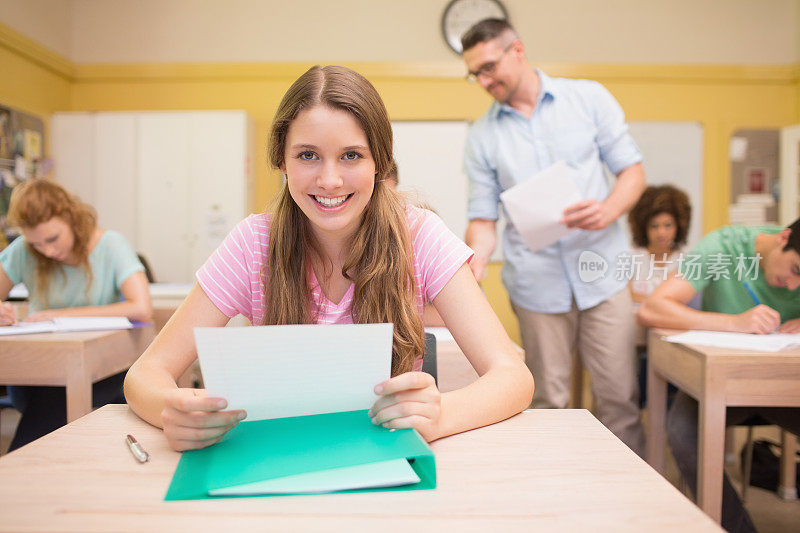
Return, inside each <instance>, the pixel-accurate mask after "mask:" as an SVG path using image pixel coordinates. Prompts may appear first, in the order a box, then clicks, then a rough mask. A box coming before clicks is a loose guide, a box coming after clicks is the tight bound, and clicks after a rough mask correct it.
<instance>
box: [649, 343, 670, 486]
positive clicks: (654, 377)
mask: <svg viewBox="0 0 800 533" xmlns="http://www.w3.org/2000/svg"><path fill="white" fill-rule="evenodd" d="M666 412H667V382H666V381H665V380H664V378H663V377H662V376H661V375H660V374H659V373H658V372H656V370H655V365H654V364H653V361H652V358H651V360H650V362H649V364H648V365H647V416H648V422H649V423H648V424H647V462H648V463H649V464H650V466H652V467H653V468H654V469H655V470H656V472H658V473H659V474H661V475H662V476H663V475H664V450H665V446H666V439H667V434H666V429H665V423H666V421H665V418H666V416H665V415H666Z"/></svg>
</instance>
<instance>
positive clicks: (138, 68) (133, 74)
mask: <svg viewBox="0 0 800 533" xmlns="http://www.w3.org/2000/svg"><path fill="white" fill-rule="evenodd" d="M2 44H3V34H2V33H0V71H2V72H4V74H5V73H6V72H12V73H15V74H16V76H14V77H6V76H5V75H4V78H5V79H6V80H9V79H13V80H14V83H13V84H9V83H8V81H5V82H4V83H3V85H0V102H2V103H6V104H10V105H15V106H18V107H21V108H23V109H26V110H29V111H33V112H36V113H39V114H41V115H43V116H47V115H49V114H50V113H51V112H53V111H56V110H72V111H110V110H145V109H148V110H158V109H244V110H246V111H247V112H248V113H249V114H250V115H251V116H252V117H253V118H254V120H255V122H256V139H257V142H256V146H257V147H258V153H257V154H256V183H257V187H256V205H257V206H263V205H265V204H266V203H267V201H268V200H269V199H270V198H271V197H272V195H273V194H274V193H275V192H276V191H277V188H278V179H277V175H276V174H275V173H274V172H272V171H270V170H269V169H268V168H267V164H266V157H265V150H264V144H265V139H266V137H267V131H268V128H269V123H270V120H271V117H272V114H273V113H274V110H275V107H276V106H277V104H278V101H279V100H280V98H281V96H282V95H283V92H284V91H285V90H286V88H287V87H288V86H289V85H290V84H291V82H292V81H293V80H294V79H295V78H296V77H297V76H298V75H299V74H300V73H301V72H303V71H304V70H305V68H307V67H308V65H303V64H281V63H271V64H219V65H213V64H204V65H164V64H151V65H68V66H67V67H66V70H65V71H64V72H61V73H60V74H57V73H54V72H53V69H49V70H48V69H47V68H43V67H41V66H40V64H39V63H37V62H36V61H34V60H32V59H31V58H30V57H26V56H25V55H23V54H20V53H17V52H15V51H14V50H12V49H11V48H10V47H3V46H2ZM45 63H46V62H45ZM62 66H63V65H62ZM349 66H352V67H354V68H356V69H357V70H359V71H360V72H362V73H363V74H365V75H366V76H367V77H368V78H369V79H370V80H372V82H373V83H374V84H375V85H376V87H377V88H378V90H379V91H380V92H381V94H382V95H383V97H384V100H385V102H386V105H387V108H388V109H389V113H390V115H391V117H392V119H396V120H413V119H417V120H425V119H428V120H437V119H474V118H477V117H478V116H480V115H481V114H482V113H483V111H484V110H485V109H486V107H487V106H488V105H489V103H490V101H489V98H488V96H486V95H485V94H484V93H483V92H482V90H481V89H480V88H479V87H476V86H473V85H469V84H467V83H466V82H464V81H463V79H462V78H461V74H462V72H461V69H460V68H456V67H454V65H453V64H452V63H447V64H429V63H411V64H410V63H398V64H388V63H369V64H357V65H349ZM543 68H544V70H545V71H546V72H548V73H549V74H551V75H555V76H569V77H586V78H592V79H596V80H598V81H600V82H602V83H604V84H605V85H606V86H607V87H608V88H609V90H610V91H611V92H612V93H613V94H614V95H615V96H616V97H617V98H618V100H619V101H620V103H621V104H622V106H623V108H624V109H625V111H626V113H627V116H628V119H630V120H665V121H666V120H680V121H697V122H699V123H701V124H702V125H703V127H704V132H705V149H704V158H705V160H704V168H705V172H704V174H705V183H704V206H703V212H704V217H703V221H702V224H703V230H704V232H707V231H710V230H711V229H714V228H716V227H718V226H720V225H723V224H725V223H726V222H727V205H728V198H729V197H730V196H729V181H730V176H729V174H730V168H729V163H728V139H729V138H730V136H731V134H732V133H733V132H734V131H736V130H738V129H741V128H763V127H781V126H785V125H789V124H792V123H796V122H800V83H799V80H800V76H799V75H798V71H799V69H798V67H797V66H796V65H788V66H774V67H769V66H766V67H765V66H760V67H747V66H697V65H660V66H655V65H596V64H592V65H589V64H552V65H543ZM9 69H10V70H9ZM56 70H57V69H56ZM484 289H485V291H486V293H487V296H488V297H489V299H490V301H491V302H492V304H493V306H494V307H495V310H496V311H497V312H498V314H499V315H500V317H501V320H502V321H503V323H504V324H505V325H506V327H507V329H508V330H509V333H510V334H511V335H512V337H514V338H515V339H516V340H517V341H518V340H519V336H518V333H517V330H516V321H515V320H514V317H513V315H512V313H511V311H510V308H509V306H508V302H507V299H506V294H505V291H504V290H503V288H502V285H501V283H500V281H499V266H498V265H493V266H492V267H491V268H490V270H489V277H488V279H487V280H486V281H485V282H484Z"/></svg>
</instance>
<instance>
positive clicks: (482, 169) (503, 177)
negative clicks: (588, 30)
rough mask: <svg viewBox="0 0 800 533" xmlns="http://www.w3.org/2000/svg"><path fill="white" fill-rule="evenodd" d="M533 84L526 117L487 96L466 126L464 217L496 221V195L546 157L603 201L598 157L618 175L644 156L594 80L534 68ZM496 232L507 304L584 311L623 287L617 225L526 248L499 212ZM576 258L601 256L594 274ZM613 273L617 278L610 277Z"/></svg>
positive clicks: (620, 235)
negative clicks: (500, 230)
mask: <svg viewBox="0 0 800 533" xmlns="http://www.w3.org/2000/svg"><path fill="white" fill-rule="evenodd" d="M536 73H537V74H538V75H539V80H540V81H541V85H540V89H539V97H538V102H537V104H536V108H535V109H534V111H533V115H532V116H531V118H528V117H526V116H525V115H524V114H522V113H520V112H519V111H517V110H515V109H514V108H512V107H510V106H509V105H506V104H501V103H498V102H495V103H494V104H492V107H490V108H489V110H488V111H487V112H486V114H484V115H483V116H482V117H481V118H480V119H478V120H477V121H476V122H475V124H473V125H472V127H471V128H470V132H469V136H468V138H467V146H466V151H465V155H464V170H465V172H466V174H467V176H468V177H469V180H470V193H469V206H468V209H467V215H468V217H469V219H470V220H472V219H476V218H480V219H488V220H497V218H498V213H499V206H498V204H499V202H500V193H501V192H503V191H504V190H506V189H508V188H510V187H513V186H514V185H517V184H518V183H520V182H521V181H524V180H526V179H528V178H530V177H532V176H533V175H535V174H536V173H537V172H539V171H540V170H543V169H545V168H547V167H549V166H550V165H552V164H553V163H555V162H557V161H559V160H564V161H566V162H567V163H568V164H569V166H570V167H572V169H573V175H574V178H575V180H576V185H577V186H578V189H580V191H581V193H582V195H583V197H584V198H585V199H590V198H595V199H597V200H601V201H602V200H604V199H605V198H606V197H607V196H608V194H609V192H610V187H609V184H608V181H607V179H606V176H605V174H604V172H603V163H605V164H606V165H607V166H608V169H609V170H610V171H611V172H612V173H614V174H619V173H620V172H622V171H623V170H625V169H626V168H627V167H629V166H631V165H633V164H635V163H638V162H640V161H641V160H642V155H641V153H640V152H639V148H638V147H637V146H636V143H635V142H634V141H633V139H632V138H631V136H630V134H629V133H628V126H627V124H626V123H625V115H624V113H623V111H622V108H621V107H620V105H619V104H618V103H617V101H616V100H615V99H614V97H613V96H611V93H609V92H608V90H606V88H605V87H603V86H602V85H601V84H599V83H597V82H594V81H589V80H570V79H565V78H550V77H548V76H547V75H546V74H544V73H543V72H542V71H540V70H538V69H537V70H536ZM504 216H505V219H506V222H507V224H506V229H505V232H504V234H503V251H504V254H505V261H504V263H503V269H502V277H503V283H504V284H505V286H506V289H507V290H508V293H509V296H510V298H511V301H512V302H514V304H516V305H519V306H520V307H523V308H525V309H530V310H532V311H536V312H540V313H565V312H567V311H569V309H570V308H571V307H572V299H573V298H574V299H575V303H576V305H577V307H578V309H581V310H583V309H588V308H590V307H594V306H595V305H597V304H599V303H601V302H603V301H604V300H606V299H608V298H609V297H610V296H612V295H614V294H616V293H617V292H619V291H620V290H622V289H623V288H624V287H625V284H626V280H625V279H622V278H623V277H622V276H616V275H615V264H616V262H617V257H618V256H619V255H620V254H621V253H623V252H625V251H627V250H628V245H627V243H626V242H625V237H624V235H623V233H622V229H621V228H620V226H619V223H618V222H615V223H613V224H611V225H609V226H608V227H607V228H606V229H604V230H601V231H585V230H577V231H575V232H574V233H572V234H570V235H568V236H567V237H564V238H563V239H561V240H560V241H558V242H557V243H555V244H553V245H551V246H548V247H547V248H544V249H542V250H539V251H537V252H531V251H530V249H529V248H528V247H527V246H526V245H525V242H524V241H523V240H522V237H521V236H520V234H519V232H518V231H517V229H516V228H515V227H514V224H513V223H512V222H511V221H510V220H509V218H508V215H507V213H504ZM584 251H589V252H594V254H597V255H599V256H600V257H601V258H602V259H598V258H597V257H596V256H595V255H593V254H588V256H587V254H584V257H583V258H582V260H591V261H592V262H593V263H594V265H591V266H592V268H596V265H597V263H602V261H603V260H605V262H606V266H607V270H606V271H605V274H604V275H602V276H600V277H599V278H598V279H591V280H590V281H585V280H587V279H588V278H593V277H594V276H591V275H590V276H587V275H586V272H587V271H586V265H584V270H583V273H584V275H583V280H582V279H581V277H580V276H579V270H578V269H579V265H578V261H579V257H581V254H582V252H584ZM618 278H620V279H618Z"/></svg>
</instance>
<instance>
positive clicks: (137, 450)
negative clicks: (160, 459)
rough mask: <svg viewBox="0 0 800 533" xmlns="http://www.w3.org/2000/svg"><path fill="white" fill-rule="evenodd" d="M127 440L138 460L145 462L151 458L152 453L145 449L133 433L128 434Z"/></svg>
mask: <svg viewBox="0 0 800 533" xmlns="http://www.w3.org/2000/svg"><path fill="white" fill-rule="evenodd" d="M125 442H126V443H127V444H128V449H129V450H130V451H131V453H132V454H133V456H134V457H135V458H136V460H137V461H139V462H140V463H144V462H146V461H147V460H148V459H150V454H148V453H147V452H146V451H144V448H142V445H141V444H139V442H138V441H137V440H136V439H134V438H133V435H128V436H127V437H125Z"/></svg>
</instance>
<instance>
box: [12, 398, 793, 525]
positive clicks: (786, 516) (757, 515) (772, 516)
mask: <svg viewBox="0 0 800 533" xmlns="http://www.w3.org/2000/svg"><path fill="white" fill-rule="evenodd" d="M18 420H19V414H18V413H17V412H16V411H14V410H13V409H5V410H3V411H2V413H0V454H3V453H5V451H6V450H7V449H8V445H9V443H10V442H11V438H12V436H13V431H14V428H15V427H16V424H17V421H18ZM755 434H756V438H769V439H771V440H774V441H776V442H780V434H779V432H778V431H777V428H774V427H759V428H757V429H756V433H755ZM746 439H747V431H746V429H745V428H737V429H736V447H735V448H736V450H740V449H741V447H742V446H743V445H744V442H745V440H746ZM737 459H738V454H737ZM727 471H728V474H729V475H730V476H731V479H732V480H733V483H734V485H736V488H737V489H739V488H740V487H741V484H740V483H741V479H740V474H739V472H740V469H739V464H738V461H737V463H736V464H735V465H731V466H729V467H727ZM679 478H680V476H679V475H678V467H677V466H676V465H675V461H674V460H673V459H672V456H671V455H669V454H667V479H668V480H669V481H670V482H671V483H672V484H673V485H675V486H676V487H678V488H679V489H680V488H681V484H680V482H679ZM747 499H748V501H747V509H748V510H749V511H750V514H751V515H752V517H753V521H754V522H755V524H756V527H757V528H758V531H759V533H795V532H796V531H798V530H800V500H797V501H793V502H786V501H783V500H781V499H780V498H778V496H777V495H776V494H775V493H774V492H769V491H766V490H763V489H759V488H756V487H751V488H750V490H749V491H748V495H747Z"/></svg>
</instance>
